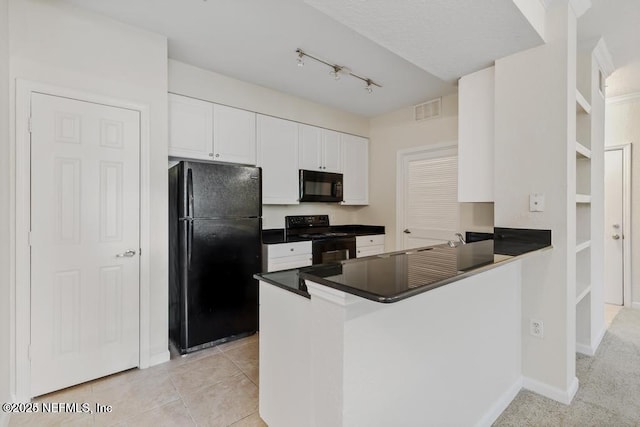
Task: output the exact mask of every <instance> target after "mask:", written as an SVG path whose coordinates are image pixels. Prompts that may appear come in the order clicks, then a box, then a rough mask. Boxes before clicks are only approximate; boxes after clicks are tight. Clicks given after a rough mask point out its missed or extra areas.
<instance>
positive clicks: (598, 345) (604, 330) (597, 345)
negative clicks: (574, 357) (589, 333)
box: [593, 325, 607, 354]
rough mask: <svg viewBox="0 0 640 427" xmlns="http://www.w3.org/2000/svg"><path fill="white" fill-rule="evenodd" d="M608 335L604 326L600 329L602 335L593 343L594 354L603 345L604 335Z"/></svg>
mask: <svg viewBox="0 0 640 427" xmlns="http://www.w3.org/2000/svg"><path fill="white" fill-rule="evenodd" d="M606 333H607V327H606V326H604V325H602V329H600V333H599V334H598V336H596V341H595V342H594V343H593V354H596V350H598V347H600V344H601V343H602V339H603V338H604V334H606Z"/></svg>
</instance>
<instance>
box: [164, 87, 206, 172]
mask: <svg viewBox="0 0 640 427" xmlns="http://www.w3.org/2000/svg"><path fill="white" fill-rule="evenodd" d="M212 148H213V104H211V103H210V102H206V101H200V100H199V99H194V98H189V97H186V96H181V95H174V94H172V93H170V94H169V155H170V156H175V157H184V158H188V159H201V160H212V159H213V150H212Z"/></svg>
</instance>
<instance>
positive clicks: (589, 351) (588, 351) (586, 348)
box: [576, 342, 596, 356]
mask: <svg viewBox="0 0 640 427" xmlns="http://www.w3.org/2000/svg"><path fill="white" fill-rule="evenodd" d="M576 352H577V353H580V354H584V355H585V356H593V355H594V354H596V351H595V350H594V349H593V348H592V347H591V346H590V345H587V344H580V343H579V342H577V343H576Z"/></svg>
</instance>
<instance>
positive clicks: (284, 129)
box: [257, 114, 299, 205]
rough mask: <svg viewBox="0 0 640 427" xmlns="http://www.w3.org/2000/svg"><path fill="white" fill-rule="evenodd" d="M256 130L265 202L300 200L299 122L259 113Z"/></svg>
mask: <svg viewBox="0 0 640 427" xmlns="http://www.w3.org/2000/svg"><path fill="white" fill-rule="evenodd" d="M257 134H258V166H260V167H262V203H263V204H265V205H269V204H271V205H293V204H298V203H299V201H298V199H299V197H298V180H299V178H298V124H297V123H295V122H291V121H289V120H282V119H277V118H275V117H270V116H263V115H261V114H258V117H257Z"/></svg>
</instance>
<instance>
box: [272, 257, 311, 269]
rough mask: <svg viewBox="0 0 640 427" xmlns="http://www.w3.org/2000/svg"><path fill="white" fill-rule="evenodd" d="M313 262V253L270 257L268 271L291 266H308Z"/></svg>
mask: <svg viewBox="0 0 640 427" xmlns="http://www.w3.org/2000/svg"><path fill="white" fill-rule="evenodd" d="M312 263H313V259H312V256H311V254H303V255H293V256H284V257H279V258H269V261H268V262H267V271H269V272H271V271H279V270H289V269H291V268H300V267H308V266H310V265H311V264H312Z"/></svg>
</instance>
